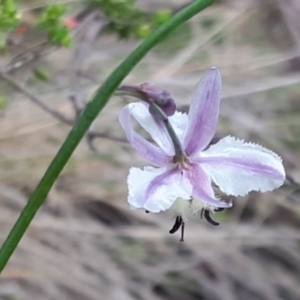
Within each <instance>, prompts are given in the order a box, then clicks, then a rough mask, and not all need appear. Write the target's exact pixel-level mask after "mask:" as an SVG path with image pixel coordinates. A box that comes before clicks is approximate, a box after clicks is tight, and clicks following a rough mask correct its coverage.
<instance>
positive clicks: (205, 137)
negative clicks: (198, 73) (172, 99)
mask: <svg viewBox="0 0 300 300" xmlns="http://www.w3.org/2000/svg"><path fill="white" fill-rule="evenodd" d="M220 99H221V75H220V72H219V70H218V69H216V68H211V69H210V70H209V71H208V72H207V73H206V74H205V76H204V77H203V78H202V79H201V81H200V82H199V84H198V86H197V88H196V92H195V94H194V96H193V98H192V103H191V106H190V110H189V124H188V129H187V132H186V136H185V140H184V148H185V151H186V154H187V155H188V156H192V155H193V154H194V153H195V152H198V151H201V150H203V149H204V148H205V147H206V146H207V145H208V144H209V142H210V141H211V140H212V138H213V136H214V134H215V132H216V128H217V122H218V116H219V107H220Z"/></svg>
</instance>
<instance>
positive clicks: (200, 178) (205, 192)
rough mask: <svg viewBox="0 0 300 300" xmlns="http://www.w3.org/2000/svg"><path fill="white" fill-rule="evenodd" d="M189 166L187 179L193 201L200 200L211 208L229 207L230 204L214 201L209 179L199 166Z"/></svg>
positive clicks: (193, 164) (196, 164)
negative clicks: (191, 187) (191, 190)
mask: <svg viewBox="0 0 300 300" xmlns="http://www.w3.org/2000/svg"><path fill="white" fill-rule="evenodd" d="M191 166H192V169H191V171H190V172H189V175H188V178H189V180H190V182H191V184H192V186H193V198H194V200H193V201H199V200H198V199H200V200H202V201H203V202H205V203H206V204H208V205H211V206H213V207H231V206H232V204H231V203H227V202H223V201H220V200H218V199H216V197H215V194H214V191H213V189H212V186H211V179H210V178H209V175H208V174H206V173H205V171H204V170H203V168H202V167H201V166H200V164H198V163H192V164H191ZM197 198H198V199H197Z"/></svg>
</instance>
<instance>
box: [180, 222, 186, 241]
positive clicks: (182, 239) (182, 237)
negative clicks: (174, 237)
mask: <svg viewBox="0 0 300 300" xmlns="http://www.w3.org/2000/svg"><path fill="white" fill-rule="evenodd" d="M184 225H185V223H184V222H183V221H182V224H181V238H180V242H184Z"/></svg>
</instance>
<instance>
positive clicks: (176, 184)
mask: <svg viewBox="0 0 300 300" xmlns="http://www.w3.org/2000/svg"><path fill="white" fill-rule="evenodd" d="M127 183H128V189H129V195H128V202H129V204H130V206H131V208H133V209H137V208H143V209H145V210H148V211H150V212H153V213H157V212H160V211H164V210H166V209H169V208H170V207H171V206H172V204H173V203H174V202H175V200H176V199H177V198H179V197H180V198H182V199H186V200H189V199H190V198H191V193H192V186H191V184H190V182H189V180H188V179H187V178H186V177H185V176H184V175H182V174H181V172H180V171H178V170H177V169H167V168H152V167H145V168H144V169H143V170H141V169H138V168H131V169H130V171H129V175H128V178H127Z"/></svg>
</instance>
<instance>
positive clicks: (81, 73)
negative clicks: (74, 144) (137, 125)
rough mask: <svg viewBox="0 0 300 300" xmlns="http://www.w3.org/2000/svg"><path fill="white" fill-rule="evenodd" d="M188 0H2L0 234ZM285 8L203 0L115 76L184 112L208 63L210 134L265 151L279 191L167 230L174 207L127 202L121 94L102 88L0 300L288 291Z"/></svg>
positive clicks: (293, 69)
mask: <svg viewBox="0 0 300 300" xmlns="http://www.w3.org/2000/svg"><path fill="white" fill-rule="evenodd" d="M190 2H191V1H188V0H172V1H170V0H169V1H167V0H161V1H159V0H155V1H154V0H151V1H147V0H139V1H136V3H134V2H133V1H116V0H114V1H104V0H94V1H80V0H69V1H51V6H49V3H50V2H49V1H45V0H35V1H34V0H30V1H29V0H27V1H18V2H17V5H16V6H14V3H15V2H14V1H11V2H10V4H9V7H8V6H6V7H5V5H4V4H1V5H0V8H1V9H2V11H1V12H0V16H1V17H0V48H1V50H0V51H1V55H0V107H1V110H0V228H1V230H0V241H1V243H2V242H3V241H4V239H5V238H6V236H7V234H8V233H9V231H10V229H11V227H12V226H13V224H14V222H15V220H16V219H17V217H18V216H19V213H20V212H21V210H22V208H23V207H24V205H25V204H26V202H27V200H28V197H29V196H30V194H31V193H32V192H33V190H34V189H35V187H36V185H37V183H38V181H39V180H40V178H41V176H42V175H43V174H44V172H45V170H46V168H47V166H48V165H49V163H50V161H51V160H52V158H53V157H54V155H55V154H56V152H57V151H58V149H59V147H60V146H61V144H62V142H63V141H64V139H65V138H66V136H67V134H68V132H69V131H70V126H72V124H74V122H75V120H76V118H77V116H78V115H79V114H80V113H81V111H82V109H83V107H84V105H85V103H86V102H87V101H88V100H89V99H90V98H91V96H92V95H93V93H94V92H95V90H96V89H97V88H98V87H99V85H100V84H101V83H102V82H103V81H104V80H105V79H106V78H107V76H108V75H109V74H110V72H111V71H112V70H113V69H114V68H115V67H116V66H117V65H118V64H119V63H120V62H121V61H122V60H123V59H124V58H125V57H126V56H127V55H128V54H129V53H130V52H131V51H132V50H133V49H134V48H135V47H136V46H137V45H138V44H139V43H140V42H141V40H142V39H143V38H144V37H146V36H147V35H148V34H149V33H150V32H151V31H152V30H155V28H157V27H158V26H159V25H160V24H161V23H163V22H164V21H166V20H167V19H168V18H169V17H170V16H171V15H173V14H174V13H175V12H176V11H178V10H180V9H181V8H182V7H184V6H185V5H187V4H188V3H190ZM1 3H2V2H1ZM53 4H57V5H54V6H53ZM299 15H300V2H299V1H298V0H265V1H259V0H256V1H255V0H245V1H234V0H223V1H221V0H220V1H216V2H215V4H214V5H213V6H211V7H210V8H208V9H206V10H205V11H203V12H201V13H200V14H199V15H198V16H196V17H194V18H193V19H192V20H190V21H189V22H188V23H186V24H184V25H182V26H181V27H180V28H178V29H177V30H175V31H174V32H173V33H172V34H171V35H170V36H169V37H168V38H167V39H165V40H163V41H162V42H161V44H160V45H158V46H157V47H156V48H155V49H153V50H152V51H151V52H150V53H149V54H148V55H147V56H146V57H145V58H144V59H143V60H142V62H140V63H139V65H138V66H137V67H136V68H135V69H134V71H133V72H132V73H131V74H130V75H129V76H128V77H127V78H126V80H125V81H124V83H127V84H139V83H143V82H146V81H147V82H152V83H155V84H157V85H159V86H160V87H161V88H164V89H168V90H169V91H170V92H171V93H172V95H173V96H174V97H175V99H176V101H177V104H178V106H179V107H180V108H181V109H183V110H186V109H187V105H189V103H190V99H191V95H192V93H193V91H194V89H195V86H196V84H197V82H198V81H199V79H200V78H201V76H202V75H203V73H204V72H205V71H206V70H207V69H208V68H209V67H210V66H217V67H218V68H219V69H220V71H221V73H222V79H223V92H222V97H223V100H222V106H221V115H220V122H219V125H218V131H217V135H216V139H218V138H222V137H224V136H226V135H234V136H236V137H238V138H241V139H245V140H247V141H252V142H255V143H259V144H261V145H263V146H265V147H267V148H270V149H272V150H273V151H275V152H276V153H278V154H279V155H280V156H281V157H282V158H283V161H284V165H285V167H286V172H287V174H288V180H287V181H286V183H285V185H284V186H283V187H282V188H280V189H278V190H276V191H274V192H272V193H265V194H260V193H254V192H253V193H250V194H249V195H248V196H247V197H241V198H237V199H235V200H234V207H233V208H232V209H229V210H226V211H224V212H220V213H217V214H215V215H214V216H213V217H214V219H215V220H216V221H218V222H220V223H221V225H220V226H219V227H214V226H212V225H210V224H208V223H207V222H206V221H205V220H201V219H200V216H195V219H194V220H191V221H190V222H189V223H187V225H186V232H185V242H184V243H182V242H179V239H180V234H178V233H177V234H174V235H170V234H169V233H168V232H169V230H170V229H171V227H172V226H173V224H174V218H173V216H172V215H169V214H168V213H161V214H145V212H144V211H142V210H141V211H131V210H130V209H129V206H128V204H127V201H126V198H127V186H126V176H127V173H128V169H129V167H131V166H137V167H138V166H143V165H144V164H145V162H144V160H143V159H142V158H141V157H140V156H139V155H138V154H136V153H134V151H133V150H132V149H131V148H130V146H129V145H128V143H127V141H126V139H125V135H124V132H123V131H122V130H121V128H120V125H119V123H118V120H117V118H118V113H119V110H120V108H121V107H122V106H123V105H124V104H125V103H128V101H132V100H134V99H129V98H126V97H113V98H112V99H111V100H110V102H109V104H108V105H107V106H106V107H105V109H104V110H103V112H102V113H101V115H100V116H99V118H98V119H97V120H96V121H95V122H94V124H93V126H92V128H91V129H90V131H89V133H88V134H87V136H86V139H85V140H83V141H82V142H81V144H80V146H79V147H78V149H77V150H76V152H75V154H74V155H73V156H72V158H71V160H70V161H69V162H68V164H67V166H66V167H65V169H64V171H63V173H62V174H61V176H60V177H59V178H58V180H57V182H56V184H55V186H54V188H53V189H52V191H51V193H50V194H49V196H48V198H47V200H46V203H45V204H44V205H43V207H42V208H41V210H40V211H39V212H38V214H37V215H36V217H35V219H34V221H33V223H32V224H31V226H30V228H29V230H28V231H27V233H26V235H25V236H24V238H23V239H22V241H21V243H20V245H19V247H18V249H17V251H16V252H15V253H14V255H13V257H12V258H11V260H10V262H9V264H8V265H7V267H6V269H5V270H4V272H3V274H2V278H1V281H0V299H1V300H29V299H30V300H32V299H45V300H50V299H53V300H54V299H55V300H58V299H59V300H71V299H72V300H96V299H112V300H113V299H116V300H117V299H118V300H119V299H122V300H127V299H128V300H135V299H136V300H143V299H145V300H152V299H162V300H171V299H172V300H179V299H180V300H182V299H185V300H235V299H236V300H250V299H251V300H280V299H284V300H298V299H300V289H299V283H300V234H299V227H300V193H299V191H300V185H299V184H298V182H300V168H299V166H300V156H299V153H300V152H299V150H300V133H299V132H300V19H299ZM1 21H2V23H1ZM236 180H237V181H238V180H239V175H238V174H237V176H236Z"/></svg>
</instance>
